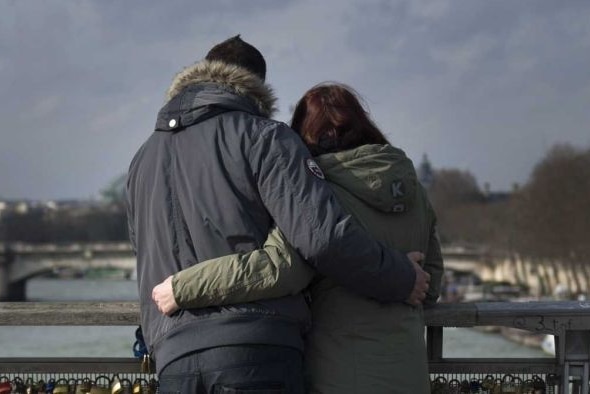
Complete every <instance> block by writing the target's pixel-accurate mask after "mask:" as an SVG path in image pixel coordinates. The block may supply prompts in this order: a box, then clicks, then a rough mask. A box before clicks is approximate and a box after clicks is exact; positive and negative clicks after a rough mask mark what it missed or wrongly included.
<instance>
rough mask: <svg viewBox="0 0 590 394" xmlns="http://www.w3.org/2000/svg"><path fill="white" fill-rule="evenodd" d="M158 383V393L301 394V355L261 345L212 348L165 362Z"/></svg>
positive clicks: (302, 389)
mask: <svg viewBox="0 0 590 394" xmlns="http://www.w3.org/2000/svg"><path fill="white" fill-rule="evenodd" d="M159 381H160V386H159V391H158V392H159V393H198V394H229V393H232V394H240V393H251V394H253V393H256V394H303V393H304V382H303V361H302V354H301V352H299V351H297V350H294V349H291V348H285V347H279V346H265V345H254V346H224V347H218V348H212V349H207V350H203V351H199V352H194V353H191V354H188V355H186V356H184V357H181V358H179V359H177V360H175V361H173V362H171V363H169V364H168V365H167V366H166V367H165V368H164V369H163V370H162V372H161V373H160V376H159Z"/></svg>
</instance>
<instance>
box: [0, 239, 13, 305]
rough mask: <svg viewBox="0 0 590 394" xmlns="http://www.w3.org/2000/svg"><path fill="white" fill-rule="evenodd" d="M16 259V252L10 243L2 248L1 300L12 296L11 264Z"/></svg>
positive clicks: (0, 256) (0, 252)
mask: <svg viewBox="0 0 590 394" xmlns="http://www.w3.org/2000/svg"><path fill="white" fill-rule="evenodd" d="M13 261H14V253H13V252H12V249H11V248H10V247H9V246H8V245H2V246H1V248H0V301H8V299H9V297H10V294H9V293H10V291H9V287H10V275H9V272H10V264H12V262H13Z"/></svg>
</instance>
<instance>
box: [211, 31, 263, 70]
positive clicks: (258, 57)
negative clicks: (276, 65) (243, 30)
mask: <svg viewBox="0 0 590 394" xmlns="http://www.w3.org/2000/svg"><path fill="white" fill-rule="evenodd" d="M205 59H207V60H216V61H220V62H224V63H228V64H234V65H236V66H239V67H242V68H245V69H246V70H248V71H250V72H252V73H253V74H255V75H257V76H258V77H259V78H260V79H262V80H263V81H264V79H265V77H266V62H265V61H264V57H263V56H262V54H261V53H260V51H258V49H256V48H255V47H254V46H252V45H250V44H248V43H247V42H245V41H243V40H242V39H241V38H240V35H239V34H238V35H237V36H235V37H232V38H229V39H227V40H225V41H223V42H221V43H219V44H217V45H215V46H214V47H213V48H211V50H210V51H209V53H207V56H205Z"/></svg>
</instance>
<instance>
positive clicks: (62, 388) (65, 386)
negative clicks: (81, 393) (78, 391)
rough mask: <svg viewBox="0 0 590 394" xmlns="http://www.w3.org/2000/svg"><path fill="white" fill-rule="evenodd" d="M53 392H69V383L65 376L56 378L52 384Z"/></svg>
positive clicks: (54, 393) (61, 393)
mask: <svg viewBox="0 0 590 394" xmlns="http://www.w3.org/2000/svg"><path fill="white" fill-rule="evenodd" d="M52 393H53V394H69V393H70V385H69V383H68V381H67V380H66V379H65V378H62V379H58V380H57V381H56V382H55V385H54V386H53V391H52Z"/></svg>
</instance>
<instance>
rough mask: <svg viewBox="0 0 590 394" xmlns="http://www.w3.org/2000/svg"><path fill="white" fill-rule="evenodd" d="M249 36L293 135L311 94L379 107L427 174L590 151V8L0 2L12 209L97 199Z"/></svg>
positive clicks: (522, 172)
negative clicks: (335, 89) (294, 120)
mask: <svg viewBox="0 0 590 394" xmlns="http://www.w3.org/2000/svg"><path fill="white" fill-rule="evenodd" d="M237 33H240V34H241V35H242V38H243V39H244V40H246V41H248V42H250V43H252V44H254V45H255V46H257V47H258V48H259V49H260V50H261V52H262V53H263V54H264V56H265V58H266V61H267V65H268V73H267V81H268V82H269V83H270V84H271V85H272V86H273V88H274V89H275V92H276V94H277V96H278V97H279V106H280V109H281V112H280V113H279V114H278V119H280V120H283V121H288V120H289V106H290V105H292V104H293V103H295V102H296V101H297V100H298V99H299V97H300V96H301V95H302V94H303V93H304V92H305V91H306V90H307V89H308V88H310V87H311V86H312V85H314V84H316V83H318V82H322V81H326V80H333V81H340V82H344V83H346V84H349V85H351V86H352V87H354V88H355V89H356V90H357V91H358V92H359V93H360V94H361V95H362V96H363V97H364V98H365V101H366V104H367V106H368V108H369V110H370V112H371V114H372V116H373V118H374V120H375V121H376V123H377V124H378V125H379V127H380V128H381V129H382V130H383V131H384V132H385V133H386V135H387V136H388V138H389V140H390V141H391V142H392V144H394V145H396V146H399V147H400V148H402V149H404V150H405V151H406V152H407V154H408V155H409V156H410V158H412V159H413V160H414V162H415V163H416V164H418V163H420V161H421V160H422V155H423V154H424V153H426V154H428V157H429V158H430V161H431V162H432V164H433V166H434V167H435V168H457V169H461V170H468V171H470V172H471V173H472V174H473V175H474V176H475V177H476V179H477V180H478V182H479V184H480V185H483V184H484V183H485V182H488V183H489V184H490V185H491V188H492V190H506V189H510V188H511V185H512V184H513V183H515V182H517V183H524V182H526V181H527V179H528V177H529V175H530V173H531V170H532V168H533V166H534V165H535V164H536V163H537V162H538V161H539V160H541V159H542V157H543V156H544V155H545V153H546V152H547V150H548V149H549V148H550V147H551V146H552V145H553V144H555V143H570V144H572V145H575V146H578V147H581V148H588V147H590V126H589V125H590V1H588V0H579V1H576V0H568V1H555V0H519V1H515V0H494V1H490V0H451V1H447V0H432V1H422V0H407V1H402V0H399V1H394V0H383V1H372V0H329V1H326V0H324V1H317V0H304V1H284V0H281V1H277V0H252V1H239V0H236V1H223V0H217V1H207V2H206V1H194V0H186V1H182V0H167V1H146V0H141V1H140V0H126V1H107V0H96V1H82V0H76V1H74V0H67V1H66V0H63V1H58V0H52V1H41V0H36V1H34V0H29V1H16V0H13V1H10V0H0V120H1V122H2V124H1V126H0V133H1V142H0V197H4V198H30V199H56V198H57V199H61V198H88V197H96V196H98V195H99V192H100V190H101V189H102V188H104V187H105V186H106V185H107V184H108V183H109V181H111V180H112V179H114V178H116V177H117V176H118V175H120V174H123V173H125V172H126V171H127V167H128V165H129V162H130V160H131V158H132V157H133V154H134V153H135V151H136V150H137V148H138V147H139V146H140V145H141V143H142V142H143V141H144V140H145V139H146V138H147V137H148V136H149V134H150V133H151V132H152V131H153V126H154V123H155V117H156V113H157V112H158V110H159V108H160V106H161V105H162V104H163V103H164V92H165V91H166V89H167V87H168V85H169V84H170V81H171V80H172V77H173V76H174V74H175V73H176V72H178V71H180V70H181V69H182V68H183V67H185V66H187V65H189V64H192V63H193V62H195V61H198V60H200V59H202V58H203V57H204V55H205V53H206V52H207V50H208V49H209V48H210V47H211V46H213V45H214V44H216V43H218V42H220V41H222V40H224V39H226V38H228V37H230V36H233V35H235V34H237Z"/></svg>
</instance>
